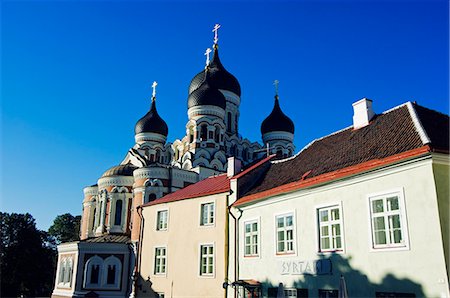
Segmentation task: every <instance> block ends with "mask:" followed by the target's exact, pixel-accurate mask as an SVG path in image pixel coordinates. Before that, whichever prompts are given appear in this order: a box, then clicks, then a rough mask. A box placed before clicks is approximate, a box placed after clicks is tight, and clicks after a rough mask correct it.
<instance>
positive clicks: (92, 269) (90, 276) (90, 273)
mask: <svg viewBox="0 0 450 298" xmlns="http://www.w3.org/2000/svg"><path fill="white" fill-rule="evenodd" d="M102 267H103V259H102V258H100V257H99V256H93V257H91V258H90V259H89V260H87V262H86V265H85V268H84V287H85V288H98V287H99V286H100V278H101V275H102Z"/></svg>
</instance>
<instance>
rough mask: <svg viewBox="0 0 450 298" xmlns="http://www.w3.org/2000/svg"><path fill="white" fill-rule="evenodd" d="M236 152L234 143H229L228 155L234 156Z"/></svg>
mask: <svg viewBox="0 0 450 298" xmlns="http://www.w3.org/2000/svg"><path fill="white" fill-rule="evenodd" d="M235 154H236V145H231V148H230V155H232V156H234V155H235Z"/></svg>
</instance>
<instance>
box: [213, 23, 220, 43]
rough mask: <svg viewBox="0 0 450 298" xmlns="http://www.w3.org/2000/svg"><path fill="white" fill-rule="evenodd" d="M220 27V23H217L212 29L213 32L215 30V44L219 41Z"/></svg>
mask: <svg viewBox="0 0 450 298" xmlns="http://www.w3.org/2000/svg"><path fill="white" fill-rule="evenodd" d="M219 28H220V24H215V25H214V29H213V30H212V32H214V44H217V42H218V41H219V37H218V34H217V32H218V31H219Z"/></svg>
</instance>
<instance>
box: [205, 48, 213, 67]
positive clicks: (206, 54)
mask: <svg viewBox="0 0 450 298" xmlns="http://www.w3.org/2000/svg"><path fill="white" fill-rule="evenodd" d="M211 52H212V50H211V49H210V48H207V49H206V51H205V56H206V66H208V65H209V54H210V53H211ZM206 66H205V67H206Z"/></svg>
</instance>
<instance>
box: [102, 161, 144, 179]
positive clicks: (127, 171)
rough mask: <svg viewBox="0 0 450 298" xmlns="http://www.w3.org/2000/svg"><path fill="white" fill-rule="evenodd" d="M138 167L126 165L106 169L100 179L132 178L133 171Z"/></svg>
mask: <svg viewBox="0 0 450 298" xmlns="http://www.w3.org/2000/svg"><path fill="white" fill-rule="evenodd" d="M137 168H138V167H136V166H134V165H132V164H130V163H127V164H126V165H118V166H115V167H112V168H110V169H108V170H107V171H106V172H104V173H103V175H102V177H101V178H104V177H111V176H133V171H134V170H136V169H137Z"/></svg>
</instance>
